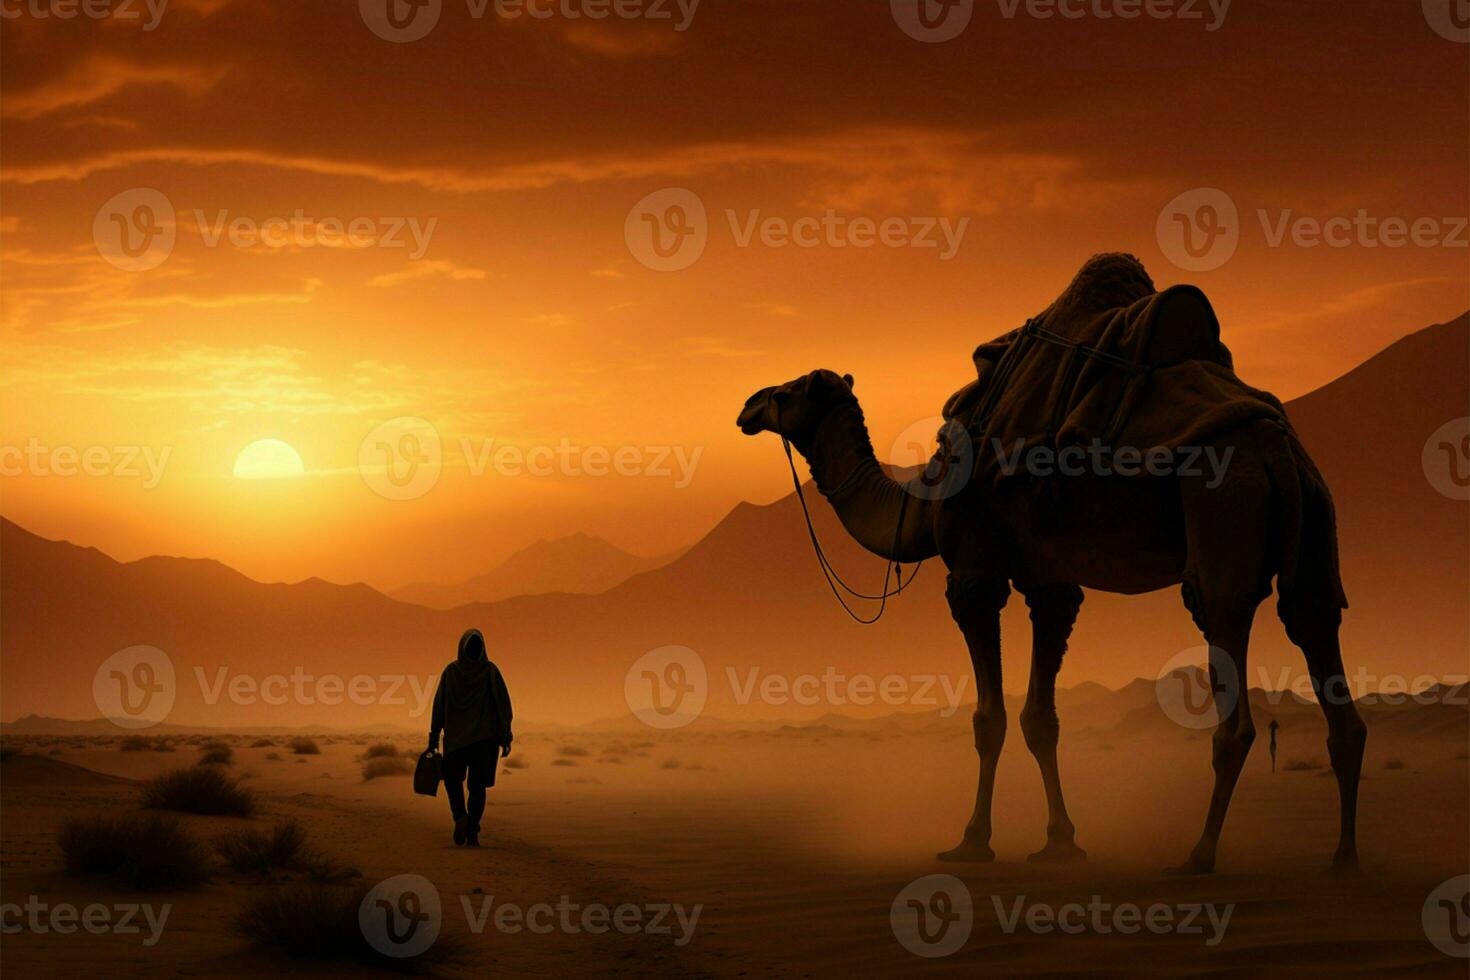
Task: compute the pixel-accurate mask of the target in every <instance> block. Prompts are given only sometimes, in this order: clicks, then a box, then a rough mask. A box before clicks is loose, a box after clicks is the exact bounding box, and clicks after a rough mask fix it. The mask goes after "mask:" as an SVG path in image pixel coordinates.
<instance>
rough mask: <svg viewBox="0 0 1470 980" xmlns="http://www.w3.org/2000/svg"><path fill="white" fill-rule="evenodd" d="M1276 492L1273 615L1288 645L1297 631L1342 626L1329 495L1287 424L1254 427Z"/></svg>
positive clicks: (1334, 526) (1343, 606)
mask: <svg viewBox="0 0 1470 980" xmlns="http://www.w3.org/2000/svg"><path fill="white" fill-rule="evenodd" d="M1258 431H1259V432H1260V433H1261V437H1262V438H1261V442H1262V448H1263V450H1264V454H1265V458H1266V464H1267V468H1268V470H1269V472H1270V475H1271V482H1272V485H1273V487H1274V490H1275V494H1276V513H1277V534H1278V540H1277V573H1276V594H1277V602H1276V611H1277V615H1278V616H1280V617H1281V621H1282V622H1283V623H1284V624H1285V625H1286V632H1287V635H1288V636H1289V637H1291V639H1292V641H1293V642H1297V641H1298V636H1297V631H1298V629H1299V628H1300V627H1302V626H1304V625H1307V624H1312V625H1315V626H1324V625H1330V626H1333V627H1336V626H1337V625H1338V624H1340V623H1341V622H1342V610H1344V609H1346V608H1347V604H1348V603H1347V594H1346V593H1345V592H1344V591H1343V587H1342V576H1341V573H1340V569H1339V567H1338V556H1337V512H1336V510H1335V509H1334V508H1333V505H1332V492H1331V491H1330V490H1329V489H1328V488H1327V481H1326V480H1324V479H1322V474H1321V473H1320V472H1318V470H1317V466H1316V464H1315V463H1313V462H1312V457H1311V456H1309V455H1307V450H1306V447H1304V446H1303V445H1302V444H1301V441H1300V440H1299V439H1298V438H1297V435H1296V433H1295V432H1294V431H1292V429H1291V427H1290V426H1289V425H1287V424H1283V423H1277V422H1268V423H1263V424H1261V425H1260V426H1259V427H1258Z"/></svg>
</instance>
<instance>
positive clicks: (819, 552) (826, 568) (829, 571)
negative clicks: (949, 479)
mask: <svg viewBox="0 0 1470 980" xmlns="http://www.w3.org/2000/svg"><path fill="white" fill-rule="evenodd" d="M776 431H777V433H778V434H779V433H780V431H781V406H780V405H779V404H778V405H777V406H776ZM781 448H782V449H784V450H785V451H786V465H787V466H789V467H790V468H791V485H792V486H793V487H795V488H796V499H797V500H798V501H800V502H801V516H802V518H803V519H804V520H805V521H806V533H807V536H808V537H809V538H811V542H812V551H813V552H815V553H816V556H817V567H819V568H820V569H821V570H822V577H823V578H824V579H825V580H826V582H827V588H828V589H830V590H831V591H832V595H833V597H834V598H836V600H837V604H838V605H840V606H841V607H842V611H843V612H845V613H847V615H848V616H850V617H851V618H852V619H853V621H854V622H857V623H861V624H862V625H864V626H870V625H872V624H873V623H876V622H877V621H878V620H880V619H882V618H883V613H884V612H885V611H886V610H887V608H888V599H889V597H891V596H896V595H898V594H899V593H901V592H903V590H904V589H906V588H908V587H909V586H910V585H912V584H913V583H914V579H915V578H916V577H917V576H918V574H919V569H921V568H923V567H924V562H923V560H920V561H919V562H918V563H917V564H916V565H914V570H913V572H912V573H911V574H910V575H909V577H908V581H904V577H903V566H902V565H901V564H900V563H899V562H898V561H897V560H896V559H892V558H890V559H888V561H887V562H885V563H884V565H883V588H882V590H881V591H880V592H879V593H878V594H877V595H869V594H868V593H866V592H859V591H858V590H857V589H854V588H853V587H852V586H850V585H848V584H847V583H846V582H844V581H843V580H842V576H841V575H839V574H838V573H837V569H836V568H834V567H833V566H832V562H831V560H830V559H828V557H827V553H826V551H824V550H823V549H822V542H821V541H820V540H819V539H818V538H817V528H816V525H815V524H813V523H812V513H811V510H810V509H809V508H808V507H807V503H806V494H805V493H804V492H803V491H802V489H801V478H800V477H799V476H797V473H796V460H795V458H794V457H793V456H792V454H791V440H789V439H787V438H786V436H785V435H782V436H781ZM851 475H852V474H849V475H848V477H849V478H850V477H851ZM846 483H847V479H846V478H845V479H844V480H843V483H842V485H841V486H839V489H841V487H842V486H845V485H846ZM908 504H909V495H908V491H904V494H903V497H902V499H901V500H900V501H899V505H898V523H897V524H896V525H894V528H893V553H894V554H897V553H898V542H899V539H900V536H901V535H902V532H903V517H904V513H905V512H906V511H907V509H908ZM895 572H896V573H897V586H896V587H895V588H894V589H893V590H892V591H889V588H888V582H889V579H890V578H892V577H893V576H894V574H895ZM839 586H840V587H841V589H842V591H841V592H839V591H838V587H839ZM842 592H846V593H847V594H848V595H850V596H852V597H853V598H854V599H861V600H866V601H870V602H877V603H878V611H877V612H875V613H874V614H873V615H872V616H871V617H868V618H864V617H863V616H861V615H860V614H858V613H857V612H855V611H853V608H852V607H851V606H849V605H848V604H847V599H846V598H844V597H843V595H842Z"/></svg>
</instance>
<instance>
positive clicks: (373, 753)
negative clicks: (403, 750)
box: [362, 742, 398, 759]
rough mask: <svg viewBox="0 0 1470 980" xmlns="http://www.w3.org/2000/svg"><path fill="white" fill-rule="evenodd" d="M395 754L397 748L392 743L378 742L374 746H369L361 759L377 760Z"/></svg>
mask: <svg viewBox="0 0 1470 980" xmlns="http://www.w3.org/2000/svg"><path fill="white" fill-rule="evenodd" d="M397 754H398V746H396V745H394V744H393V743H392V742H378V743H377V744H375V745H369V746H368V747H367V751H365V752H363V754H362V757H363V758H364V759H378V758H383V757H386V756H392V755H397Z"/></svg>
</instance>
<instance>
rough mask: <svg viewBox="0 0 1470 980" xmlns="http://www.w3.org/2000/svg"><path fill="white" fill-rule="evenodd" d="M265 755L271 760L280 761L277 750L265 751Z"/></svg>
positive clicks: (279, 754)
mask: <svg viewBox="0 0 1470 980" xmlns="http://www.w3.org/2000/svg"><path fill="white" fill-rule="evenodd" d="M265 757H266V758H267V759H269V760H270V761H271V762H280V761H281V753H279V752H267V753H266V754H265Z"/></svg>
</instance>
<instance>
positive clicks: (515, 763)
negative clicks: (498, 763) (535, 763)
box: [505, 755, 531, 769]
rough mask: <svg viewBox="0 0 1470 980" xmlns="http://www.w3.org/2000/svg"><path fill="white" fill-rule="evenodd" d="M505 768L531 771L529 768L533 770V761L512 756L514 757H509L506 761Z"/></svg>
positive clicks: (520, 756) (523, 757) (519, 756)
mask: <svg viewBox="0 0 1470 980" xmlns="http://www.w3.org/2000/svg"><path fill="white" fill-rule="evenodd" d="M505 768H507V769H529V768H531V760H530V759H527V758H526V757H525V756H523V755H512V756H508V757H507V758H506V760H505Z"/></svg>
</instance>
